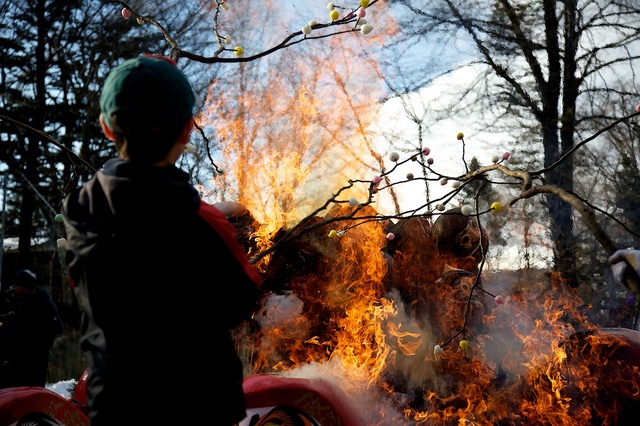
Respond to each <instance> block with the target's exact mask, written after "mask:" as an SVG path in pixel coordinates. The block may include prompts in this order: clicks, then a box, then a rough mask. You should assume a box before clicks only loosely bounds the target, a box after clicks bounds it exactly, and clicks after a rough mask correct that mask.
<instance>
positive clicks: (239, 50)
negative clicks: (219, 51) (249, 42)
mask: <svg viewBox="0 0 640 426" xmlns="http://www.w3.org/2000/svg"><path fill="white" fill-rule="evenodd" d="M233 50H234V52H235V54H236V56H242V54H243V53H244V49H243V48H242V46H236V47H234V48H233Z"/></svg>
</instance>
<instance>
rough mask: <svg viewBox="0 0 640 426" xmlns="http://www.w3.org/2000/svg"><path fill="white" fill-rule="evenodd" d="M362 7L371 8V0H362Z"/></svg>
mask: <svg viewBox="0 0 640 426" xmlns="http://www.w3.org/2000/svg"><path fill="white" fill-rule="evenodd" d="M360 6H362V7H367V6H369V0H360Z"/></svg>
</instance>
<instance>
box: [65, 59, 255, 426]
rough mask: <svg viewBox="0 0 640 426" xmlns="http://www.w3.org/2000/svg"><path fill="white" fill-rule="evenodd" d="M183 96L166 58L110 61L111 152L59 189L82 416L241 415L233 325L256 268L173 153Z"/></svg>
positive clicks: (104, 117) (224, 419)
mask: <svg viewBox="0 0 640 426" xmlns="http://www.w3.org/2000/svg"><path fill="white" fill-rule="evenodd" d="M194 104H195V96H194V93H193V90H192V89H191V85H190V84H189V82H188V80H187V78H186V77H185V76H184V75H183V73H182V72H181V71H180V70H178V68H177V67H176V64H175V63H174V62H172V61H171V60H170V59H168V58H161V57H148V56H143V57H138V58H135V59H130V60H128V61H125V62H124V63H122V64H121V65H119V66H118V67H116V68H115V69H114V70H112V71H111V73H110V74H109V76H108V77H107V79H106V81H105V83H104V87H103V90H102V95H101V98H100V109H101V114H100V123H101V125H102V130H103V132H104V134H105V136H106V137H107V138H109V139H111V140H113V141H115V148H116V150H117V152H118V159H112V160H109V161H108V162H107V163H105V165H104V167H103V168H102V170H99V171H98V172H97V173H96V174H95V176H94V177H93V178H92V179H91V180H90V181H89V182H87V183H86V184H85V185H84V186H83V187H82V188H80V189H78V190H76V191H74V192H73V193H71V194H70V195H69V196H68V197H67V198H66V200H65V203H64V209H63V216H64V223H65V228H66V233H67V244H68V248H69V250H71V252H72V254H73V258H72V261H71V263H70V264H69V274H70V278H71V283H72V285H73V286H74V289H75V290H74V291H75V294H76V296H77V299H78V303H79V305H80V307H81V308H82V313H83V318H82V334H83V336H82V338H81V347H82V349H83V351H84V352H85V356H86V359H87V363H88V380H87V397H88V403H89V409H90V411H89V418H90V422H91V426H102V425H108V426H115V425H132V424H141V425H157V424H167V422H169V423H179V424H210V425H220V426H225V425H226V426H228V425H233V424H236V423H238V422H239V421H241V420H242V419H243V418H244V417H246V401H245V396H244V393H243V389H242V381H243V379H244V377H243V365H242V362H241V360H240V358H239V357H238V355H237V353H236V348H235V344H234V341H233V340H232V335H231V331H232V329H233V328H235V327H237V326H238V325H240V324H241V323H242V321H244V320H249V319H250V316H251V313H252V312H253V310H254V308H255V304H256V301H257V296H258V288H259V286H260V285H261V283H262V277H261V276H260V274H259V272H258V270H257V269H255V268H254V267H253V265H251V263H250V262H249V260H248V258H247V255H246V253H245V250H244V249H243V247H242V245H241V244H240V243H239V242H238V241H237V240H236V239H235V234H234V228H233V225H232V224H231V223H230V222H229V221H228V220H227V219H226V218H225V216H224V214H223V213H221V212H220V211H219V210H218V209H216V208H215V207H213V206H211V205H209V204H207V203H205V202H204V201H202V200H201V199H200V195H199V193H198V191H197V190H196V188H195V187H194V186H193V185H192V184H191V183H190V182H189V175H188V174H187V173H185V172H184V171H182V170H180V169H178V168H177V167H176V166H175V163H176V161H177V160H178V159H179V158H180V156H181V155H182V154H183V152H184V150H185V147H186V145H187V143H188V142H189V138H190V134H191V131H192V129H193V127H194V118H193V107H194Z"/></svg>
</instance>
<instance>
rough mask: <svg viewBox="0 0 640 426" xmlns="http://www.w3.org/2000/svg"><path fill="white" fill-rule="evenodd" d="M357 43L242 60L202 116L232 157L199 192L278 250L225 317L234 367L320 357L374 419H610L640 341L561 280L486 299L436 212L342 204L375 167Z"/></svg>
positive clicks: (367, 81)
mask: <svg viewBox="0 0 640 426" xmlns="http://www.w3.org/2000/svg"><path fill="white" fill-rule="evenodd" d="M267 3H270V2H267ZM265 16H266V15H265ZM385 26H386V27H387V28H388V30H389V31H391V32H393V31H395V30H396V28H395V27H394V25H393V22H392V21H391V20H389V19H386V20H385ZM263 27H265V26H264V25H262V24H261V25H260V28H263ZM376 28H377V29H378V28H380V29H382V28H383V26H377V27H376ZM380 36H381V37H383V36H384V34H383V33H382V31H381V33H380ZM369 40H370V42H371V43H372V44H374V43H376V42H377V40H375V39H374V38H369ZM306 46H309V45H306ZM245 47H246V46H245ZM357 48H358V46H354V45H352V44H349V43H348V42H347V41H345V39H343V38H340V37H334V38H328V39H327V43H323V44H319V45H317V47H316V48H315V49H311V48H309V52H310V53H309V54H305V55H302V54H301V52H300V50H298V51H296V52H295V53H294V52H293V51H292V50H291V49H289V50H285V51H283V52H282V53H281V55H276V56H273V57H272V58H268V60H269V61H274V62H267V63H260V64H249V63H247V64H241V65H239V66H238V67H239V68H237V69H234V72H233V73H226V74H223V75H220V76H219V78H218V79H217V80H216V81H214V82H213V84H212V85H211V88H210V94H209V96H208V102H207V110H206V111H204V112H203V113H202V114H201V115H200V116H199V117H198V121H199V124H200V125H201V126H203V128H205V129H210V130H208V131H209V132H210V134H209V137H211V138H212V140H213V142H214V143H215V146H216V148H217V149H218V150H219V152H220V157H219V158H218V159H217V162H218V163H219V164H220V165H221V166H222V168H223V169H224V170H225V173H224V174H222V175H217V176H216V177H215V179H214V180H213V181H212V189H211V190H210V192H206V191H204V189H203V190H202V191H203V193H204V196H205V197H210V198H213V199H214V201H223V200H226V199H232V200H235V201H238V202H239V203H241V204H242V205H244V206H245V207H246V208H247V209H248V210H249V211H250V212H251V214H252V215H253V216H254V217H255V219H256V221H257V223H258V224H259V226H258V227H257V228H256V229H255V230H254V233H253V235H252V238H253V241H254V242H255V244H256V247H253V248H252V249H251V251H250V254H255V253H257V252H259V251H261V250H265V249H269V248H273V249H274V251H273V253H272V254H271V255H270V256H267V257H265V258H264V259H262V260H261V261H260V262H259V264H258V265H257V266H258V267H259V268H260V270H261V271H262V272H263V274H264V276H265V284H264V286H263V291H264V294H263V298H262V300H261V306H260V309H259V310H258V311H257V312H256V313H255V315H254V318H253V319H252V321H251V322H249V323H247V324H243V325H242V327H240V328H238V329H237V330H235V335H236V339H237V346H238V349H239V353H240V355H241V357H242V359H243V361H244V364H245V368H246V372H245V374H246V375H249V374H255V373H270V374H293V373H294V372H296V371H302V370H304V369H305V368H306V367H309V366H314V367H317V368H319V369H320V368H323V367H324V369H323V370H322V372H323V374H329V373H328V371H327V369H329V368H330V369H331V370H332V372H333V374H335V376H336V380H339V381H340V386H341V388H342V389H343V390H345V391H346V392H347V393H349V394H350V395H352V396H354V398H355V397H360V396H363V393H372V394H374V395H375V398H371V399H369V400H368V408H367V410H365V411H366V412H365V415H366V416H367V424H370V425H376V424H380V425H388V424H416V423H419V424H427V425H440V424H442V425H577V426H578V425H579V426H582V425H585V424H606V425H613V424H617V423H618V422H619V421H620V420H621V419H622V417H623V416H625V413H627V410H629V407H630V406H631V407H632V408H633V404H634V403H638V401H640V385H639V384H640V371H639V369H638V364H640V362H639V360H640V349H638V348H640V343H638V342H636V343H633V344H632V343H630V340H629V339H628V338H625V337H624V336H621V335H616V334H615V333H611V332H603V331H602V330H600V329H599V328H598V327H597V326H596V325H594V324H591V323H590V322H589V320H588V319H587V317H586V315H585V314H584V312H582V309H584V302H583V301H582V300H580V298H579V297H577V295H576V294H575V293H574V292H573V291H572V290H571V289H568V287H567V286H566V285H565V283H564V282H563V281H562V280H561V278H560V277H558V276H557V275H552V276H551V277H550V279H549V280H547V281H540V282H531V281H527V282H526V285H527V286H526V287H522V288H513V289H506V292H505V298H506V303H505V304H504V305H496V304H495V303H494V302H493V300H492V299H491V297H489V296H488V295H487V294H486V293H485V292H483V291H482V290H480V289H481V288H484V287H485V283H483V282H482V276H478V275H477V274H476V271H473V270H472V269H469V268H467V269H469V271H471V272H467V273H461V272H460V271H459V270H458V268H465V267H466V266H464V262H460V259H457V260H455V259H452V258H447V257H446V256H445V255H444V254H443V253H439V251H438V249H437V248H436V245H435V244H434V242H433V241H432V240H431V219H430V218H425V217H422V218H420V217H416V218H412V219H410V220H399V221H398V222H397V223H392V222H390V221H389V220H380V219H379V218H377V213H378V212H377V209H378V208H381V206H380V205H379V204H377V201H378V200H376V199H375V198H373V202H372V203H371V204H370V205H366V206H364V205H357V206H350V205H349V204H348V202H347V200H349V198H350V197H354V198H355V199H357V200H360V201H364V200H367V199H368V196H369V195H370V194H369V192H368V186H367V185H366V183H367V182H366V179H367V177H368V176H371V175H372V174H373V173H376V174H378V173H380V170H384V169H385V164H384V160H383V159H384V156H382V155H380V154H378V153H377V150H376V147H375V144H374V143H373V142H372V140H373V138H372V135H371V134H368V133H367V129H368V128H369V125H370V124H371V123H373V122H375V121H378V120H380V117H378V116H377V113H378V109H377V108H376V107H375V105H376V104H377V100H378V97H379V95H380V93H381V92H380V88H379V87H377V85H376V83H375V79H371V78H368V77H369V76H371V75H375V74H376V73H377V72H379V71H378V70H377V69H376V67H375V63H374V62H373V61H372V62H364V61H353V60H352V59H353V58H354V57H355V54H354V52H355V50H356V49H357ZM245 51H248V50H247V49H245ZM294 55H295V56H294ZM265 60H266V59H265ZM265 70H272V71H273V70H278V71H279V73H275V72H268V73H267V75H266V76H265ZM345 182H348V184H346V183H345ZM362 182H364V183H365V184H364V185H359V183H362ZM352 184H353V185H352ZM386 191H388V192H390V191H391V189H387V190H386ZM327 200H331V202H327ZM530 225H531V229H530V232H529V233H528V234H527V235H528V238H531V239H532V238H535V236H536V234H537V233H536V232H533V229H534V226H535V225H533V224H530ZM332 230H339V231H341V232H340V234H339V236H338V237H336V238H330V237H329V236H328V235H329V233H330V231H332ZM288 232H294V235H295V238H292V239H286V237H287V235H289V236H291V234H287V233H288ZM389 232H392V233H393V234H394V235H395V239H394V240H393V241H390V240H388V239H387V238H386V235H387V234H388V233H389ZM472 260H473V262H472V263H473V264H474V266H475V265H476V263H477V262H476V259H472ZM465 261H469V259H465ZM467 263H468V262H467ZM492 285H496V283H492ZM487 289H488V290H490V289H489V288H487ZM462 340H464V341H465V342H467V343H468V345H469V347H468V349H464V348H463V347H461V346H460V342H461V341H462ZM436 345H439V346H440V347H441V348H442V349H443V351H442V353H439V352H437V351H434V348H435V346H436ZM463 346H464V345H463ZM636 409H637V408H636Z"/></svg>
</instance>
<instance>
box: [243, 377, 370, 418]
mask: <svg viewBox="0 0 640 426" xmlns="http://www.w3.org/2000/svg"><path fill="white" fill-rule="evenodd" d="M243 388H244V391H245V394H246V397H247V411H248V416H247V418H246V419H245V422H247V421H248V420H249V419H250V418H251V417H252V412H257V413H258V414H261V420H263V419H265V418H267V417H268V416H269V412H268V410H265V408H269V407H273V408H272V411H277V409H278V407H283V406H284V407H295V408H296V409H298V410H300V411H302V412H303V413H306V414H307V415H308V416H309V417H311V418H312V419H314V420H315V421H316V422H317V423H318V424H319V425H321V426H338V425H349V426H365V422H364V420H363V419H362V417H361V416H360V413H359V412H357V411H356V409H355V407H353V406H352V405H351V404H350V400H349V398H348V397H347V396H346V394H345V393H344V392H342V390H340V389H338V388H337V387H335V386H334V385H332V384H330V383H329V382H327V381H326V380H323V379H319V378H316V379H296V378H286V377H276V376H269V375H262V374H257V375H254V376H249V377H247V378H246V379H245V380H244V382H243ZM256 409H261V410H256ZM273 409H275V410H273ZM265 411H267V413H264V412H265ZM285 411H286V409H283V410H282V412H283V414H284V412H285ZM278 418H279V419H282V417H278ZM264 423H265V424H268V423H267V422H266V421H265V422H264ZM241 424H244V423H241ZM257 424H262V423H261V422H259V423H257ZM271 424H280V423H271ZM287 424H288V423H287ZM307 424H313V423H307Z"/></svg>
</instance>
